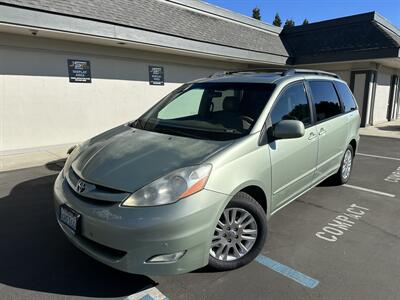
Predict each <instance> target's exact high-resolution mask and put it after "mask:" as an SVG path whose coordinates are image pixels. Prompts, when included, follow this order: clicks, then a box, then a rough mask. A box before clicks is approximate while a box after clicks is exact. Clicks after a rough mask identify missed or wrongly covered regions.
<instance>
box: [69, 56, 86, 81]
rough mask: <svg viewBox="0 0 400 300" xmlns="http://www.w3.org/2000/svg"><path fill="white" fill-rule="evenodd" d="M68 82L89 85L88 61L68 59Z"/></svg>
mask: <svg viewBox="0 0 400 300" xmlns="http://www.w3.org/2000/svg"><path fill="white" fill-rule="evenodd" d="M68 75H69V82H78V83H91V82H92V75H91V73H90V61H88V60H74V59H68Z"/></svg>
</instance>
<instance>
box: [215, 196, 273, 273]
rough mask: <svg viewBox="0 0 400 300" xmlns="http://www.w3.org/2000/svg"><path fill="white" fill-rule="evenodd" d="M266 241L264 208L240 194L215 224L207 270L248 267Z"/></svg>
mask: <svg viewBox="0 0 400 300" xmlns="http://www.w3.org/2000/svg"><path fill="white" fill-rule="evenodd" d="M246 213H247V214H248V215H246ZM226 218H228V219H229V220H228V222H227V220H226ZM232 221H234V222H232ZM238 221H239V223H238ZM247 223H248V224H247ZM222 224H225V225H224V226H222ZM240 224H241V226H240ZM254 231H255V233H254ZM266 238H267V219H266V215H265V212H264V210H263V208H262V207H261V205H260V204H259V203H258V202H257V201H256V200H255V199H254V198H253V197H251V196H250V195H248V194H246V193H244V192H239V193H238V194H236V195H235V196H234V197H233V198H232V200H231V201H230V202H229V203H228V205H227V206H226V207H225V209H224V212H223V213H222V215H221V217H220V219H219V221H218V224H217V227H216V229H215V232H214V235H213V239H212V241H211V249H210V255H209V264H208V266H209V267H210V268H211V269H214V270H216V271H227V270H232V269H237V268H240V267H242V266H244V265H247V264H248V263H250V262H251V261H253V260H254V259H255V258H256V256H257V255H258V254H259V253H260V252H261V250H262V248H263V246H264V243H265V240H266ZM239 244H241V245H242V246H244V248H243V247H241V246H240V245H239ZM221 248H222V250H220V249H221ZM235 249H236V251H235ZM245 249H247V251H245ZM218 250H220V251H221V252H219V251H218ZM226 253H227V254H226ZM225 254H226V255H225Z"/></svg>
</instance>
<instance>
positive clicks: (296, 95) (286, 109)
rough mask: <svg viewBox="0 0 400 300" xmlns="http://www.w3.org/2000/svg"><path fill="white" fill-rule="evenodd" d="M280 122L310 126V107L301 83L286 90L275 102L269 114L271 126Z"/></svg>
mask: <svg viewBox="0 0 400 300" xmlns="http://www.w3.org/2000/svg"><path fill="white" fill-rule="evenodd" d="M281 120H298V121H302V122H303V123H304V125H305V126H307V125H309V124H311V114H310V107H309V105H308V101H307V95H306V92H305V89H304V85H303V84H302V83H296V84H294V85H292V86H290V87H289V88H287V89H286V90H285V91H284V92H283V94H282V95H281V96H280V97H279V99H278V100H277V103H276V104H275V106H274V108H273V109H272V112H271V121H272V125H275V124H276V123H278V122H279V121H281Z"/></svg>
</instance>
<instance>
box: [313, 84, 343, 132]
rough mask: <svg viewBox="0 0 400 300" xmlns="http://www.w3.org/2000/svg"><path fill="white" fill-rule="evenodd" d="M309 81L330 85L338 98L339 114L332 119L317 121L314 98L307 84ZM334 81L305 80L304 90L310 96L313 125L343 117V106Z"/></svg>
mask: <svg viewBox="0 0 400 300" xmlns="http://www.w3.org/2000/svg"><path fill="white" fill-rule="evenodd" d="M311 81H320V82H329V83H330V84H332V87H333V90H334V91H335V93H336V96H337V97H338V100H339V105H340V114H337V115H334V116H332V117H329V118H326V119H323V120H321V121H318V120H317V110H316V107H315V102H314V96H313V94H312V90H311V86H310V84H309V82H311ZM334 81H335V80H329V79H306V80H305V85H306V88H307V91H308V94H309V96H310V99H311V103H312V112H313V116H314V125H318V124H321V123H324V122H327V121H330V120H333V119H335V118H338V117H340V116H343V115H344V114H345V113H344V106H343V103H342V99H341V98H340V95H339V93H338V91H337V89H336V86H335V83H334Z"/></svg>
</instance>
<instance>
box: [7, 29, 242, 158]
mask: <svg viewBox="0 0 400 300" xmlns="http://www.w3.org/2000/svg"><path fill="white" fill-rule="evenodd" d="M67 59H85V60H89V61H90V64H91V73H92V83H70V82H69V78H68V69H67ZM149 65H157V66H163V67H164V72H165V85H164V86H151V85H149V82H148V79H149V78H148V77H149V75H148V66H149ZM245 67H246V65H239V64H234V63H225V62H218V61H213V60H204V59H195V58H189V57H185V56H174V55H171V54H162V53H151V52H148V51H141V50H134V49H124V48H123V47H119V48H118V47H104V46H96V45H90V44H84V43H74V42H67V41H57V40H50V39H41V38H37V37H29V36H16V35H8V34H1V33H0V105H1V106H0V107H1V110H0V132H1V138H0V152H1V153H14V152H18V151H24V150H26V149H31V148H38V147H47V146H51V145H61V144H68V143H74V142H79V141H82V140H85V139H87V138H90V137H92V136H94V135H96V134H98V133H100V132H102V131H104V130H107V129H109V128H112V127H114V126H117V125H119V124H122V123H124V122H127V121H130V120H134V119H135V118H137V117H138V116H139V115H141V114H142V113H143V112H144V111H146V110H147V109H148V108H149V107H151V106H152V105H153V104H154V103H156V102H157V101H158V100H160V99H161V98H162V97H163V96H165V95H166V94H168V93H169V92H170V91H172V90H174V89H175V88H177V87H178V86H180V85H181V84H182V83H184V82H187V81H190V80H193V79H197V78H201V77H205V76H208V75H210V74H212V73H214V72H216V71H219V70H223V69H234V68H245Z"/></svg>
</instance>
